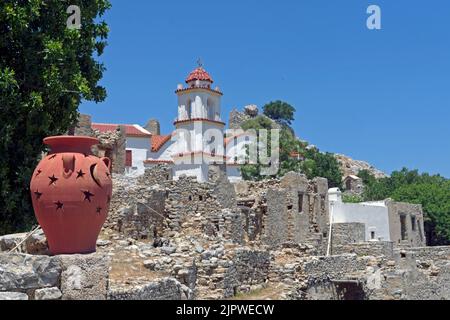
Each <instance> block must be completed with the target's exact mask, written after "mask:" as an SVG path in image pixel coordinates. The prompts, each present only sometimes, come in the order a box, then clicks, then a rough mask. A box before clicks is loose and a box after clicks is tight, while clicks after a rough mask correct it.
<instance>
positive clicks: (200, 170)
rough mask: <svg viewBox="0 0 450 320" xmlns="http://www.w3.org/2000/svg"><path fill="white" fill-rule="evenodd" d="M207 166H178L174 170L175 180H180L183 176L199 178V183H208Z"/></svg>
mask: <svg viewBox="0 0 450 320" xmlns="http://www.w3.org/2000/svg"><path fill="white" fill-rule="evenodd" d="M208 168H209V166H208V165H207V164H176V165H175V166H174V169H173V178H174V180H179V179H180V177H181V176H182V175H186V176H188V177H197V181H198V182H206V181H208Z"/></svg>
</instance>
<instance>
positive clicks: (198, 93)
mask: <svg viewBox="0 0 450 320" xmlns="http://www.w3.org/2000/svg"><path fill="white" fill-rule="evenodd" d="M185 82H186V86H184V85H182V84H179V85H178V87H177V90H176V91H175V93H176V95H177V97H178V117H177V119H176V120H175V123H174V125H175V128H176V129H177V131H176V132H179V134H180V136H179V137H177V140H178V148H176V154H175V155H174V156H173V158H174V161H175V163H176V164H177V163H178V164H183V166H181V165H180V166H178V168H181V167H185V168H189V169H186V170H181V169H180V170H178V171H179V173H180V175H181V174H187V175H191V176H192V175H196V176H197V177H198V180H199V181H207V180H208V168H209V164H212V163H224V162H225V150H224V144H223V135H224V129H225V123H224V122H223V121H222V117H221V98H222V96H223V93H222V92H221V91H220V89H219V87H215V88H214V89H213V88H212V85H213V83H214V81H213V79H212V77H211V76H210V74H209V73H208V72H207V71H206V70H205V69H204V68H203V65H202V64H201V63H200V62H199V65H198V67H197V68H196V69H195V70H193V71H192V72H191V73H190V74H189V75H188V76H187V78H186V80H185ZM176 176H177V170H175V178H176Z"/></svg>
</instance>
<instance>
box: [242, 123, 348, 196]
mask: <svg viewBox="0 0 450 320" xmlns="http://www.w3.org/2000/svg"><path fill="white" fill-rule="evenodd" d="M242 128H243V129H244V130H249V129H255V130H260V129H267V130H270V129H274V128H276V126H275V125H274V123H273V121H271V120H270V119H268V118H267V117H264V116H259V117H256V118H255V119H251V120H249V121H247V122H246V123H244V124H243V125H242ZM292 132H293V130H292V129H291V128H290V127H289V126H287V125H284V126H282V129H281V131H280V170H279V171H278V174H277V175H276V176H274V177H271V178H275V177H283V176H284V175H285V174H286V173H288V172H292V171H293V172H301V173H304V174H305V175H306V176H307V177H308V178H309V179H313V178H316V177H323V178H327V179H328V182H329V185H330V187H340V186H341V182H342V172H341V170H340V166H339V162H338V161H337V160H336V158H335V157H334V155H333V154H331V153H321V152H320V151H319V150H318V149H316V148H307V144H306V143H305V142H302V141H300V140H299V139H297V138H296V137H295V136H294V135H293V133H292ZM269 148H270V146H269ZM269 151H270V150H269ZM293 153H295V154H296V155H299V158H300V159H298V158H296V157H293V156H292V154H293ZM260 169H261V166H260V165H245V166H243V167H242V168H241V171H242V175H243V177H244V179H246V180H262V179H266V178H268V177H266V176H261V175H260V174H259V173H260Z"/></svg>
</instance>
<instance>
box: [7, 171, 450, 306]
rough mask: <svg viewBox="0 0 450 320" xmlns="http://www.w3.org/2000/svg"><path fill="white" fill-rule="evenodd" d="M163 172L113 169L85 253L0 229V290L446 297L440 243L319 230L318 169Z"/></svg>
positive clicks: (74, 294)
mask: <svg viewBox="0 0 450 320" xmlns="http://www.w3.org/2000/svg"><path fill="white" fill-rule="evenodd" d="M170 172H171V171H170V169H169V168H168V167H167V166H158V167H155V168H153V169H150V170H147V171H146V173H145V175H143V176H141V177H135V178H130V177H125V176H121V175H115V176H114V194H113V199H112V202H111V210H110V215H109V218H108V221H107V223H106V224H105V226H104V230H103V231H102V234H101V237H100V239H99V241H98V243H97V244H98V252H97V253H95V254H92V255H85V256H81V255H74V256H56V257H49V256H48V255H47V254H48V252H47V248H46V244H45V236H44V235H43V234H42V233H36V234H34V235H33V236H31V237H27V235H26V234H19V235H9V236H4V237H0V251H3V252H4V253H0V299H2V298H3V299H19V298H20V299H50V300H58V299H110V300H130V299H133V300H158V299H175V300H180V299H217V300H219V299H234V298H236V297H237V298H257V299H262V300H266V299H289V300H292V299H294V300H303V299H308V300H318V299H320V300H323V299H325V300H378V299H385V300H408V299H448V298H450V281H449V277H450V272H449V268H450V259H449V258H450V247H424V248H416V247H414V243H412V244H409V246H407V245H406V244H405V243H397V242H380V241H376V242H370V241H366V239H365V232H364V230H365V225H364V224H361V223H342V224H333V226H332V227H331V228H330V224H329V220H330V218H329V209H328V207H329V206H328V201H329V200H328V183H327V180H326V179H322V178H317V179H314V180H308V179H307V178H306V177H305V176H303V175H301V174H297V173H289V174H287V175H286V176H285V177H284V178H283V179H279V180H278V179H277V180H275V179H274V180H268V181H262V182H239V183H237V184H234V185H233V184H231V183H230V182H229V181H228V179H227V178H226V177H225V176H224V175H223V173H222V171H221V170H220V168H217V167H211V169H210V173H209V174H210V180H209V182H207V183H198V182H197V181H196V180H195V179H192V178H189V177H185V176H184V177H181V179H180V180H179V181H172V177H171V173H170ZM330 230H331V231H332V233H331V237H330ZM24 239H27V240H26V241H24ZM16 247H17V250H15V251H14V253H12V252H10V251H11V249H15V248H16ZM328 251H329V253H330V255H327V253H328Z"/></svg>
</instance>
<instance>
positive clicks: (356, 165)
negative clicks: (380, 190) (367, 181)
mask: <svg viewBox="0 0 450 320" xmlns="http://www.w3.org/2000/svg"><path fill="white" fill-rule="evenodd" d="M335 157H336V159H337V160H338V161H339V163H340V164H341V171H342V173H343V176H344V177H346V176H349V175H354V176H358V173H359V172H360V171H361V170H368V171H369V172H370V173H371V174H373V175H374V176H375V178H377V179H379V178H385V177H387V174H386V173H384V172H382V171H381V170H378V169H377V168H375V167H374V166H372V165H371V164H369V163H367V162H365V161H360V160H353V159H352V158H350V157H348V156H345V155H342V154H336V155H335Z"/></svg>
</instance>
